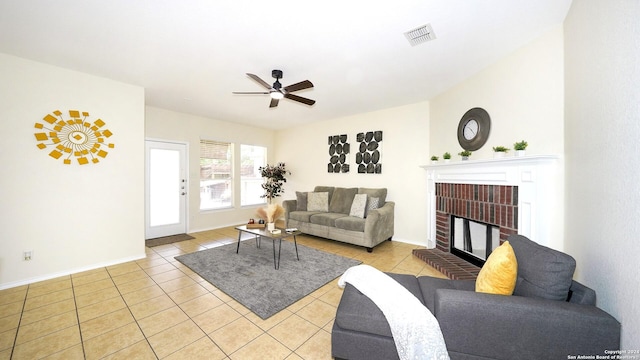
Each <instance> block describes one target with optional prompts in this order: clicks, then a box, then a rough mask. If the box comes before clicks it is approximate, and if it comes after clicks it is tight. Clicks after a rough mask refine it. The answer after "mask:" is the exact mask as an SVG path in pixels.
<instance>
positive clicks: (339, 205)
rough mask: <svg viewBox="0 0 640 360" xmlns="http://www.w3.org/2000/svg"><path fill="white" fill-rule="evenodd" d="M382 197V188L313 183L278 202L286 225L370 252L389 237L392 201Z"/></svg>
mask: <svg viewBox="0 0 640 360" xmlns="http://www.w3.org/2000/svg"><path fill="white" fill-rule="evenodd" d="M386 198H387V189H386V188H377V189H370V188H342V187H333V186H316V187H315V188H314V190H313V191H312V192H296V200H285V201H283V202H282V206H283V207H284V209H285V215H284V216H285V224H286V227H287V228H298V230H300V231H302V232H303V233H305V234H310V235H315V236H319V237H323V238H327V239H331V240H337V241H342V242H345V243H349V244H353V245H359V246H364V247H365V248H367V251H369V252H371V251H372V250H373V248H374V247H375V246H376V245H378V244H380V243H381V242H383V241H385V240H391V238H392V237H393V226H394V207H395V203H394V202H392V201H387V200H386ZM363 199H364V200H366V201H365V202H363ZM363 206H364V208H363Z"/></svg>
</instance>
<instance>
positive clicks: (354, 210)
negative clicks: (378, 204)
mask: <svg viewBox="0 0 640 360" xmlns="http://www.w3.org/2000/svg"><path fill="white" fill-rule="evenodd" d="M365 210H367V194H356V196H354V197H353V202H352V203H351V210H350V211H349V216H355V217H359V218H362V219H364V212H365Z"/></svg>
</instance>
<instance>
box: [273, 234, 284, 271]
mask: <svg viewBox="0 0 640 360" xmlns="http://www.w3.org/2000/svg"><path fill="white" fill-rule="evenodd" d="M274 241H275V240H274ZM280 250H282V238H280V239H278V267H277V268H276V270H278V269H280Z"/></svg>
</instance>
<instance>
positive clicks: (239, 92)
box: [232, 91, 269, 95]
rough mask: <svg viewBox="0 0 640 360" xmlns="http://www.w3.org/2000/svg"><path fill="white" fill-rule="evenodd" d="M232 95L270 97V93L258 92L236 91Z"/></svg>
mask: <svg viewBox="0 0 640 360" xmlns="http://www.w3.org/2000/svg"><path fill="white" fill-rule="evenodd" d="M232 94H239V95H247V94H250V95H269V93H268V92H256V91H234V92H232Z"/></svg>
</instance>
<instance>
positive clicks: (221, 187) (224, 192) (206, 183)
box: [200, 140, 233, 210]
mask: <svg viewBox="0 0 640 360" xmlns="http://www.w3.org/2000/svg"><path fill="white" fill-rule="evenodd" d="M232 150H233V144H232V143H227V142H219V141H212V140H200V210H211V209H220V208H227V207H231V206H232V200H233V151H232Z"/></svg>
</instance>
